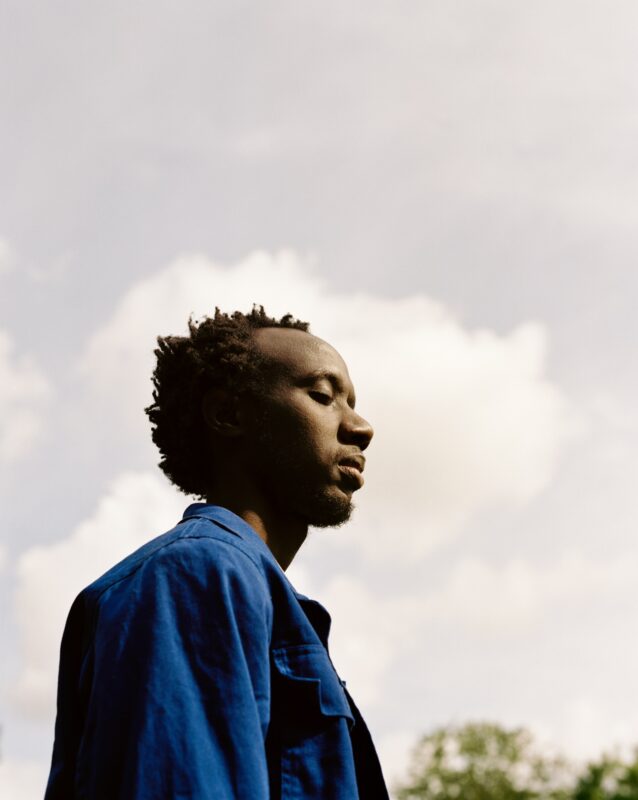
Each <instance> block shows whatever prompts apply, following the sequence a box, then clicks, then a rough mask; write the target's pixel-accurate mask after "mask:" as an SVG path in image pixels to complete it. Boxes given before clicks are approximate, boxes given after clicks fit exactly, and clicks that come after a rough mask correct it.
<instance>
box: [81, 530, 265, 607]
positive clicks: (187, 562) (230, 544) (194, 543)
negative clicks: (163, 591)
mask: <svg viewBox="0 0 638 800" xmlns="http://www.w3.org/2000/svg"><path fill="white" fill-rule="evenodd" d="M154 585H155V586H160V585H161V586H164V587H167V586H169V587H170V586H171V585H174V586H175V587H176V588H179V590H180V593H181V592H183V591H191V592H192V591H198V590H199V589H201V590H210V589H214V588H215V587H219V586H222V585H226V586H231V587H232V588H233V589H234V590H235V591H239V592H240V593H245V592H247V593H248V594H249V595H251V596H252V597H254V598H255V599H256V598H258V597H260V596H262V599H263V600H265V599H266V598H269V595H270V592H269V590H268V583H267V580H266V576H265V573H264V567H263V563H262V562H261V561H260V559H259V557H258V556H257V555H256V553H255V552H254V551H253V550H252V548H251V547H250V546H249V545H247V544H246V542H244V541H243V540H242V539H241V538H240V537H239V536H236V535H234V534H232V533H230V532H228V531H226V530H224V529H222V528H220V527H218V526H217V525H214V524H211V523H210V522H208V521H207V520H199V519H193V520H187V521H184V522H181V523H180V524H178V525H176V526H175V527H174V528H173V529H172V530H170V531H168V532H167V533H164V534H162V535H161V536H158V537H157V538H155V539H152V540H151V541H150V542H147V543H146V544H145V545H144V546H143V547H141V548H140V549H139V550H136V551H135V552H134V553H131V555H129V556H127V557H126V558H125V559H124V560H123V561H120V562H119V563H118V564H116V565H115V566H114V567H112V568H111V569H110V570H108V572H106V573H105V574H104V575H102V576H101V577H100V578H98V580H97V581H95V582H94V583H92V584H91V585H90V586H88V587H87V588H86V589H85V590H84V592H83V595H84V599H85V601H88V602H89V603H90V604H92V603H98V602H100V600H101V599H102V598H103V597H104V596H105V595H112V594H113V593H119V592H122V591H124V592H127V591H128V590H129V589H134V588H135V589H137V590H139V589H140V588H141V587H145V588H149V587H151V586H154Z"/></svg>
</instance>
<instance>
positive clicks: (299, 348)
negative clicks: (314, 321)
mask: <svg viewBox="0 0 638 800" xmlns="http://www.w3.org/2000/svg"><path fill="white" fill-rule="evenodd" d="M253 336H254V341H255V344H256V345H257V349H258V350H259V351H260V353H261V354H262V355H264V356H265V357H266V358H267V359H268V360H269V361H270V362H271V363H272V367H273V371H274V372H275V373H277V374H280V375H281V374H283V375H288V376H290V377H292V378H300V377H303V376H305V375H310V374H313V373H319V372H332V373H335V374H336V375H338V376H340V377H341V378H342V380H343V382H344V383H346V382H349V381H350V376H349V375H348V367H347V366H346V363H345V361H344V360H343V358H341V356H340V355H339V353H338V352H337V351H336V350H335V349H334V347H332V345H330V344H328V342H324V340H323V339H319V338H318V337H317V336H313V335H312V334H310V333H306V332H305V331H299V330H296V329H294V328H259V329H257V330H256V331H255V332H254V334H253Z"/></svg>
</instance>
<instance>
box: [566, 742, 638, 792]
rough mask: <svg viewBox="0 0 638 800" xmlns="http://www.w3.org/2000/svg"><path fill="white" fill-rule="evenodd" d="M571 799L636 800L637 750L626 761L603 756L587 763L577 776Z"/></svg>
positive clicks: (637, 784) (637, 778)
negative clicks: (628, 760) (631, 757)
mask: <svg viewBox="0 0 638 800" xmlns="http://www.w3.org/2000/svg"><path fill="white" fill-rule="evenodd" d="M572 797H573V800H638V750H637V751H635V752H634V756H633V759H632V760H631V761H630V762H628V763H626V762H623V761H622V760H621V759H620V758H619V757H615V758H614V757H611V756H603V757H602V758H601V759H600V760H599V761H595V762H592V763H590V764H588V765H587V767H586V769H585V771H584V773H583V774H582V775H581V776H580V777H579V778H578V782H577V784H576V788H575V789H574V792H573V795H572Z"/></svg>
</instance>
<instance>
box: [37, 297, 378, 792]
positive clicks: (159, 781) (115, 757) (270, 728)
mask: <svg viewBox="0 0 638 800" xmlns="http://www.w3.org/2000/svg"><path fill="white" fill-rule="evenodd" d="M189 329H190V333H189V336H186V337H165V338H159V339H158V343H159V347H158V349H157V350H156V351H155V352H156V355H157V365H156V368H155V372H154V375H153V379H154V387H155V390H154V394H153V397H154V402H153V404H152V405H151V406H150V407H149V408H148V409H147V413H148V415H149V417H150V419H151V422H152V424H153V440H154V441H155V443H156V444H157V446H158V448H159V450H160V452H161V455H162V460H161V462H160V466H161V468H162V469H163V470H164V472H165V473H166V475H167V476H168V477H169V478H170V479H171V481H172V482H173V483H174V484H175V485H176V486H178V487H179V488H180V489H181V490H182V491H184V492H185V493H186V494H192V495H196V496H198V497H200V498H202V499H203V500H205V502H204V503H195V504H193V505H191V506H189V507H188V508H187V510H186V512H185V514H184V518H183V519H182V521H181V522H180V523H179V524H178V525H177V526H176V527H175V528H173V530H171V531H169V532H168V533H165V534H164V535H163V536H160V537H158V538H157V539H154V540H153V541H151V542H149V543H148V544H146V545H145V546H144V547H142V548H141V549H140V550H138V551H137V552H135V553H133V554H132V555H131V556H129V557H128V558H126V559H125V560H124V561H122V562H121V563H120V564H118V565H116V566H115V567H113V568H112V569H111V570H110V571H109V572H107V573H106V574H105V575H104V576H102V577H101V578H99V579H98V580H97V581H96V582H95V583H93V584H92V585H91V586H89V587H88V588H87V589H85V590H84V591H83V592H82V593H81V594H80V595H79V597H78V598H77V599H76V601H75V603H74V604H73V607H72V609H71V612H70V614H69V618H68V621H67V626H66V629H65V633H64V637H63V641H62V650H61V658H60V675H59V687H58V717H57V722H56V738H55V745H54V749H53V762H52V768H51V774H50V778H49V784H48V788H47V794H46V800H57V799H58V798H65V800H69V798H90V799H91V800H96V799H98V798H99V799H100V800H101V799H102V798H103V799H104V800H106V798H108V799H109V800H133V799H134V800H142V799H143V798H144V799H146V798H153V799H154V800H158V799H159V798H161V799H163V798H191V799H192V800H209V799H210V800H212V799H213V798H219V799H220V800H226V798H228V799H229V800H230V798H239V800H262V798H309V799H314V798H322V799H323V798H334V799H335V800H336V799H337V798H338V799H339V800H351V799H352V800H354V799H355V798H363V799H364V800H376V798H387V796H388V795H387V791H386V788H385V785H384V782H383V777H382V774H381V769H380V767H379V762H378V759H377V757H376V753H375V750H374V746H373V744H372V741H371V739H370V735H369V733H368V731H367V728H366V726H365V723H364V722H363V720H362V718H361V715H360V713H359V711H358V710H357V708H356V706H355V705H354V703H353V702H352V699H351V698H350V696H349V695H348V693H347V692H346V690H345V685H344V684H343V683H342V681H341V680H340V679H339V678H338V676H337V673H336V672H335V670H334V667H333V665H332V662H331V660H330V656H329V654H328V631H329V628H330V617H329V616H328V613H327V612H326V611H325V609H324V608H323V607H322V606H320V605H319V604H318V603H316V602H314V601H312V600H309V599H308V598H305V597H303V596H302V595H299V594H297V593H296V592H295V590H294V589H293V588H292V586H291V585H290V583H289V582H288V580H287V579H286V577H285V575H284V572H283V570H285V569H286V568H287V567H288V565H289V564H290V562H291V561H292V559H293V558H294V556H295V554H296V552H297V550H298V549H299V547H300V546H301V545H302V543H303V541H304V539H305V538H306V535H307V533H308V526H310V525H313V526H319V527H326V526H334V525H341V524H342V523H344V522H345V521H346V520H347V519H348V518H349V516H350V514H351V511H352V495H353V492H355V491H356V490H357V489H359V488H360V487H361V486H362V484H363V477H362V472H363V469H364V464H365V457H364V454H363V453H364V450H365V449H366V448H367V446H368V444H369V443H370V440H371V438H372V428H371V427H370V425H369V424H368V423H367V422H366V421H365V420H364V419H363V417H361V416H360V415H359V414H358V412H357V411H355V396H354V389H353V386H352V383H351V380H350V377H349V375H348V370H347V367H346V365H345V363H344V362H343V360H342V358H341V356H340V355H339V354H338V353H337V352H336V351H335V350H334V349H333V348H332V347H331V346H330V345H329V344H327V343H326V342H324V341H322V340H321V339H318V338H316V337H314V336H312V335H311V334H310V333H309V332H308V325H307V324H306V323H302V322H298V321H296V320H293V319H292V317H291V316H290V315H287V316H285V317H283V318H282V319H281V320H275V319H271V318H269V317H268V316H266V314H265V312H264V309H263V308H254V309H253V311H252V312H251V313H249V314H246V315H244V314H242V313H240V312H235V313H234V314H232V315H231V316H228V315H226V314H222V313H220V311H219V309H217V310H216V313H215V316H214V318H212V319H210V318H206V319H204V320H202V321H201V322H199V323H193V322H190V323H189Z"/></svg>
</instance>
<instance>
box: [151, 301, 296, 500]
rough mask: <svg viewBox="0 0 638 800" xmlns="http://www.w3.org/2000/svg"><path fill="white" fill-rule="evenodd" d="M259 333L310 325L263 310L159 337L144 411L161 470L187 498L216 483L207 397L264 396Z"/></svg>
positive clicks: (195, 323) (215, 319)
mask: <svg viewBox="0 0 638 800" xmlns="http://www.w3.org/2000/svg"><path fill="white" fill-rule="evenodd" d="M258 328H294V329H296V330H301V331H308V328H309V325H308V323H307V322H300V321H299V320H297V319H294V318H293V316H292V315H291V314H286V315H285V316H283V317H282V318H281V319H279V320H277V319H274V318H273V317H269V316H268V315H267V314H266V312H265V311H264V307H263V306H257V305H255V306H253V309H252V311H251V312H250V313H248V314H243V313H242V312H241V311H234V312H233V313H232V314H225V313H222V312H221V311H220V310H219V308H215V316H214V317H212V318H211V317H204V318H203V319H201V320H199V321H193V318H192V317H191V318H190V319H189V321H188V330H189V334H188V336H158V338H157V344H158V347H157V349H156V350H155V356H156V358H157V362H156V365H155V369H154V370H153V387H154V388H153V402H152V403H151V405H150V406H148V407H147V408H145V409H144V410H145V411H146V413H147V414H148V417H149V419H150V421H151V425H152V437H153V441H154V442H155V444H156V445H157V447H158V449H159V451H160V454H161V459H160V462H159V467H160V469H161V470H162V471H163V472H164V473H165V475H166V476H167V477H168V478H169V480H170V481H171V482H172V483H173V484H175V486H177V487H178V488H179V489H180V490H181V491H182V492H184V493H185V494H191V495H195V496H197V497H199V498H202V499H206V492H207V491H208V490H210V487H211V483H212V482H213V480H214V476H215V471H216V463H215V449H214V444H213V442H212V439H211V437H210V436H209V435H208V433H207V426H206V422H205V420H204V416H203V412H202V400H203V397H204V394H205V393H206V392H207V391H208V390H209V389H212V388H224V389H227V390H229V391H231V392H233V393H236V394H242V393H248V392H256V391H259V388H260V386H263V378H264V366H265V363H266V362H265V359H263V358H262V357H261V356H260V354H259V352H258V350H257V348H256V347H255V345H254V340H253V335H252V334H253V331H255V330H256V329H258Z"/></svg>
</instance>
